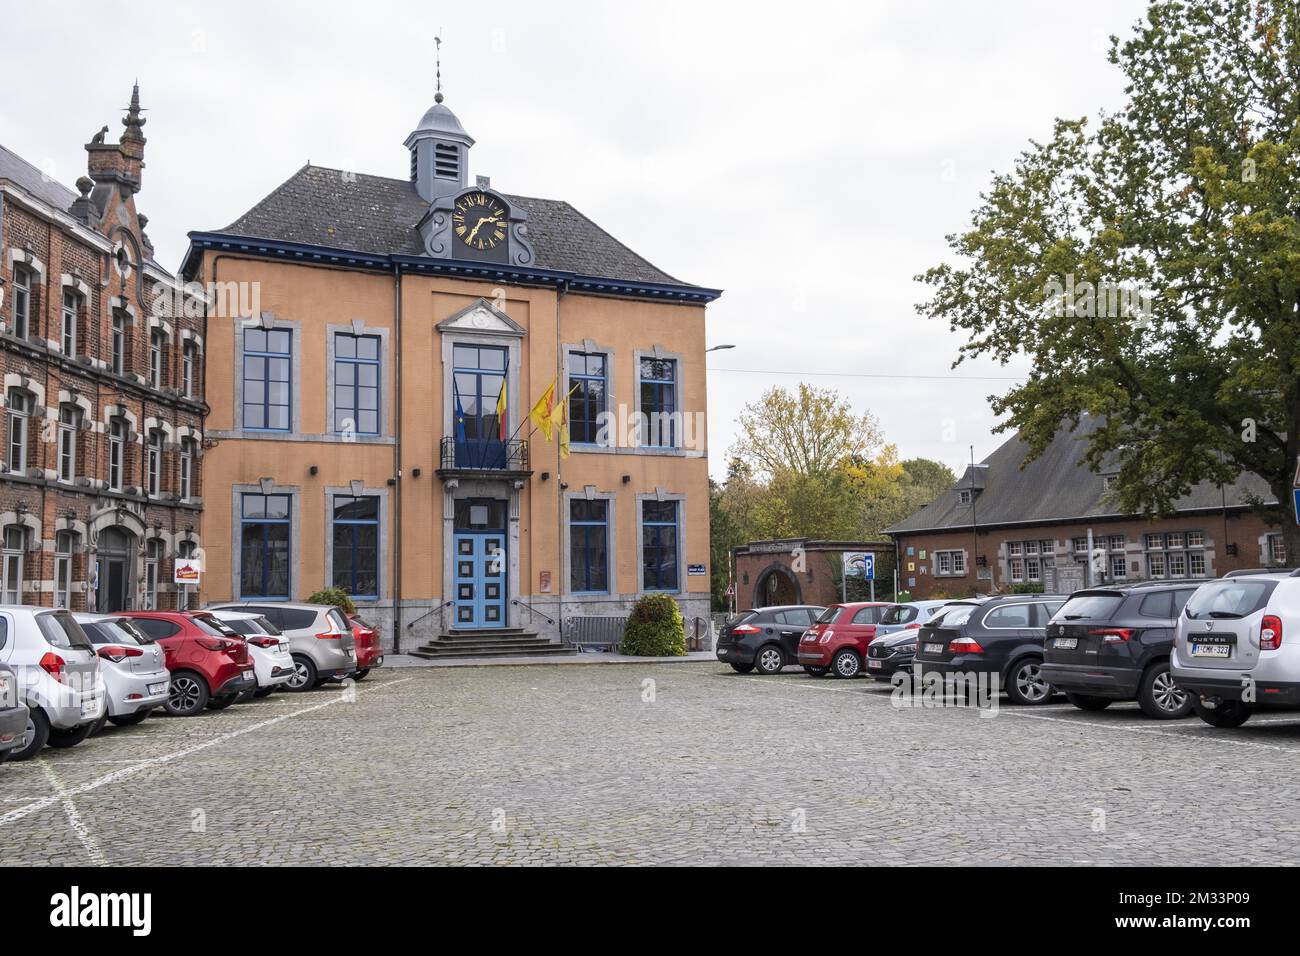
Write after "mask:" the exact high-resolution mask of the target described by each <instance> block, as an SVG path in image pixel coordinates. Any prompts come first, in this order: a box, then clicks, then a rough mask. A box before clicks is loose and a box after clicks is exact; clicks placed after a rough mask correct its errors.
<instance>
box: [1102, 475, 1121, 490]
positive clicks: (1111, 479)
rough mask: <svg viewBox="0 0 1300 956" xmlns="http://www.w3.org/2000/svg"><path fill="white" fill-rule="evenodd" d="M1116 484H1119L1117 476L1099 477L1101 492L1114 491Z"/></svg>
mask: <svg viewBox="0 0 1300 956" xmlns="http://www.w3.org/2000/svg"><path fill="white" fill-rule="evenodd" d="M1118 484H1119V475H1102V476H1101V490H1102V491H1103V492H1110V491H1114V490H1115V488H1116V486H1117V485H1118Z"/></svg>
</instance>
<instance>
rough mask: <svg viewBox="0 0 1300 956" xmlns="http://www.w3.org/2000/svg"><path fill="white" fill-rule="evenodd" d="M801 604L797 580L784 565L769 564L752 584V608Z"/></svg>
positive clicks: (801, 595)
mask: <svg viewBox="0 0 1300 956" xmlns="http://www.w3.org/2000/svg"><path fill="white" fill-rule="evenodd" d="M802 603H803V589H802V588H801V587H800V586H799V579H798V578H796V577H795V576H794V575H793V574H791V573H790V569H789V568H787V567H786V566H785V565H783V564H770V565H768V566H767V567H766V568H764V569H763V570H762V571H761V572H760V573H759V575H758V580H757V581H756V582H755V584H754V607H772V606H773V605H779V604H802Z"/></svg>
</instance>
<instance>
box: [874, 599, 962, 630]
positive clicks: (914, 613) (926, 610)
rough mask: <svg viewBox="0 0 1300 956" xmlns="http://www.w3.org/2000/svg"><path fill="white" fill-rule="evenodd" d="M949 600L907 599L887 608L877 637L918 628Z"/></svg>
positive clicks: (877, 626) (881, 617) (878, 628)
mask: <svg viewBox="0 0 1300 956" xmlns="http://www.w3.org/2000/svg"><path fill="white" fill-rule="evenodd" d="M949 603H951V602H949V601H905V602H904V603H902V604H892V605H890V606H889V607H887V608H885V612H884V613H883V614H882V615H881V616H880V623H879V624H877V625H876V637H877V638H881V637H884V636H885V635H886V634H897V633H898V632H899V631H905V630H913V631H914V630H916V629H917V628H919V627H920V626H921V625H922V624H924V623H925V622H926V621H928V620H930V618H932V617H934V615H935V614H936V613H937V612H938V611H939V608H941V607H944V606H946V605H948V604H949Z"/></svg>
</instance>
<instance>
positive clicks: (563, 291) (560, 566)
mask: <svg viewBox="0 0 1300 956" xmlns="http://www.w3.org/2000/svg"><path fill="white" fill-rule="evenodd" d="M568 291H569V284H568V283H567V282H565V281H564V280H563V279H561V280H560V285H559V288H558V289H556V291H555V382H556V387H557V388H563V389H564V390H565V394H564V400H565V401H566V402H567V401H568V400H569V394H568V386H567V385H562V384H561V383H560V379H561V378H562V377H563V376H564V345H563V339H562V338H561V336H560V300H561V299H563V298H564V296H565V295H567V294H568ZM565 411H566V414H567V411H568V409H567V408H566V410H565ZM563 468H564V459H563V458H561V457H560V436H559V435H556V436H555V497H556V504H555V556H556V561H555V563H556V565H557V567H556V569H555V570H554V572H552V573H553V577H552V578H551V588H552V593H554V594H555V596H556V603H555V608H556V615H555V619H556V620H557V621H559V630H560V632H561V634H560V640H561V641H563V640H564V634H563V631H564V615H563V614H562V613H560V612H561V611H562V610H563V607H564V605H563V602H562V601H560V600H559V596H560V595H561V594H563V593H564V592H563V591H562V590H561V589H562V588H563V587H564V586H565V585H564V582H563V581H562V580H561V579H562V578H563V577H564V555H563V554H562V553H561V548H562V544H563V541H564V475H563V474H562V469H563ZM614 577H615V578H617V577H618V565H617V558H615V566H614ZM531 588H532V582H531V581H530V582H529V589H530V591H531ZM610 593H611V594H616V593H618V592H617V591H616V590H611V592H610Z"/></svg>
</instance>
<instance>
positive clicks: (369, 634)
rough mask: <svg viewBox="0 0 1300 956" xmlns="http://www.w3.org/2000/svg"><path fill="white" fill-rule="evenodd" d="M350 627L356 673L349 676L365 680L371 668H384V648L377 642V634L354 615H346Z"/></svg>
mask: <svg viewBox="0 0 1300 956" xmlns="http://www.w3.org/2000/svg"><path fill="white" fill-rule="evenodd" d="M348 623H349V624H351V625H352V640H353V643H354V644H355V645H356V652H357V672H356V673H355V674H352V675H350V676H351V677H352V679H353V680H365V677H366V675H367V674H369V673H370V669H371V668H372V667H383V666H384V648H383V645H382V644H380V642H379V632H378V631H377V630H375V629H374V628H373V627H371V626H370V625H369V624H367V623H366V622H365V621H363V620H361V618H359V617H357V616H356V615H355V614H349V615H348Z"/></svg>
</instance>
